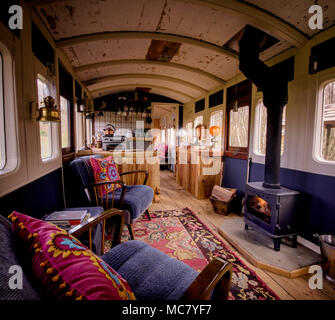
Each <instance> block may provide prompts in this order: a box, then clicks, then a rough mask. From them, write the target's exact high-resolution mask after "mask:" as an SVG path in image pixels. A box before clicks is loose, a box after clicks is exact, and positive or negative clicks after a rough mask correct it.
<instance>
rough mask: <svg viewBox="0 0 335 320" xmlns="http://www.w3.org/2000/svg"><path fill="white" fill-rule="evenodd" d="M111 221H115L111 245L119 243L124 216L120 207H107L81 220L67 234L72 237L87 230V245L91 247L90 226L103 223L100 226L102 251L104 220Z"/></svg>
mask: <svg viewBox="0 0 335 320" xmlns="http://www.w3.org/2000/svg"><path fill="white" fill-rule="evenodd" d="M107 219H108V221H112V222H114V223H115V228H114V234H113V246H114V245H116V244H119V243H120V242H121V234H122V230H123V223H124V217H123V211H122V210H120V209H115V208H112V209H108V210H105V211H104V212H102V213H101V214H99V215H97V216H95V217H91V218H89V219H88V220H87V221H86V222H83V223H81V224H79V225H77V226H76V227H74V228H72V229H71V230H69V234H71V235H72V236H74V237H79V236H80V235H82V234H83V233H84V232H86V231H89V246H90V249H92V234H91V230H92V227H94V226H96V225H97V224H98V223H100V222H102V223H103V228H102V244H101V246H102V251H101V252H103V249H104V236H105V227H106V220H107Z"/></svg>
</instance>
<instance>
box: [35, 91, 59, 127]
mask: <svg viewBox="0 0 335 320" xmlns="http://www.w3.org/2000/svg"><path fill="white" fill-rule="evenodd" d="M43 103H44V107H42V108H39V109H38V118H37V119H36V120H37V121H44V122H50V121H51V122H60V115H59V110H58V109H57V107H56V106H55V99H54V98H53V97H51V96H47V97H45V98H44V99H43Z"/></svg>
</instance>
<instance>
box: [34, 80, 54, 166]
mask: <svg viewBox="0 0 335 320" xmlns="http://www.w3.org/2000/svg"><path fill="white" fill-rule="evenodd" d="M37 95H38V105H39V108H41V107H43V98H45V97H47V96H49V95H50V92H49V88H48V85H47V82H46V80H45V78H44V77H43V76H42V75H40V74H38V75H37ZM39 126H40V145H41V158H42V160H47V159H49V158H51V156H52V124H51V122H42V121H40V122H39Z"/></svg>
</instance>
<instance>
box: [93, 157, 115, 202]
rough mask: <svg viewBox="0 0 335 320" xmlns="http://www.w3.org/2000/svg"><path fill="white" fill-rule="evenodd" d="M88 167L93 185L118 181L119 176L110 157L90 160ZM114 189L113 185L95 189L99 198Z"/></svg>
mask: <svg viewBox="0 0 335 320" xmlns="http://www.w3.org/2000/svg"><path fill="white" fill-rule="evenodd" d="M90 165H91V168H92V171H93V175H94V182H95V183H99V182H106V181H116V180H120V175H119V172H118V170H117V168H116V164H115V162H114V160H113V157H112V156H110V157H108V158H105V159H97V158H91V159H90ZM116 187H117V185H115V184H105V185H103V186H100V187H98V188H97V193H98V196H99V197H100V198H101V197H102V196H104V195H105V194H106V193H107V192H110V191H112V190H113V188H116Z"/></svg>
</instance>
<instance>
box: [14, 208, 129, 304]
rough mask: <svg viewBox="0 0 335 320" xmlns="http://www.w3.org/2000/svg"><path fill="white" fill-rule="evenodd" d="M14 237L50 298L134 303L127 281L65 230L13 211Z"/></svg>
mask: <svg viewBox="0 0 335 320" xmlns="http://www.w3.org/2000/svg"><path fill="white" fill-rule="evenodd" d="M9 218H10V219H11V220H12V230H13V234H14V235H15V236H16V237H17V238H18V240H19V241H20V245H21V246H22V248H23V250H24V253H25V258H26V259H29V260H27V264H28V265H31V270H30V271H31V273H32V275H33V276H34V278H36V280H37V283H38V284H39V285H40V288H41V290H42V292H43V295H42V296H43V297H45V298H48V299H57V300H61V299H76V300H81V299H86V300H129V299H131V300H133V299H135V296H134V294H133V292H132V290H131V289H130V287H129V285H128V283H127V281H126V280H124V279H123V278H122V277H121V276H120V275H119V274H118V273H117V272H116V271H115V270H113V269H112V268H111V267H110V266H109V265H107V264H106V263H105V262H104V261H103V260H101V259H100V258H99V257H98V256H96V255H95V254H94V253H93V252H92V251H90V250H89V249H88V248H87V247H85V246H84V245H83V244H81V242H80V241H78V240H77V239H76V238H74V237H73V236H71V235H69V234H68V233H67V232H66V231H64V230H63V229H60V228H58V227H57V226H55V225H53V224H51V223H48V222H46V221H43V220H38V219H35V218H32V217H30V216H26V215H24V214H21V213H18V212H13V213H12V214H11V215H10V216H9Z"/></svg>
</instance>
